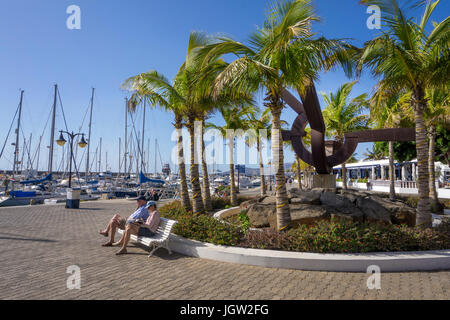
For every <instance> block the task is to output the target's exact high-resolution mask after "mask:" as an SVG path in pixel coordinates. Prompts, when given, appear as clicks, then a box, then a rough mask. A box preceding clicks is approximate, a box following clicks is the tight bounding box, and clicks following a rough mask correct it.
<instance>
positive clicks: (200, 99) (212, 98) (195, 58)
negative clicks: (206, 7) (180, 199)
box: [177, 32, 252, 214]
mask: <svg viewBox="0 0 450 320" xmlns="http://www.w3.org/2000/svg"><path fill="white" fill-rule="evenodd" d="M211 40H212V38H211V37H209V36H207V35H206V34H204V33H200V32H191V34H190V37H189V45H188V49H187V54H186V61H185V62H184V64H183V65H182V66H181V68H180V70H179V76H178V77H177V79H178V80H179V85H180V87H182V88H183V91H184V92H185V96H186V99H185V102H186V103H185V104H184V116H185V119H186V127H187V129H188V131H189V136H190V150H191V166H190V172H191V184H192V193H193V195H192V205H193V210H194V214H200V213H202V212H204V210H205V208H206V210H207V211H210V210H212V202H211V195H210V190H209V177H208V169H207V164H206V159H205V153H204V147H205V145H204V140H203V133H204V131H203V126H202V125H201V124H200V126H196V122H197V121H198V122H200V123H204V121H205V119H206V118H207V117H208V115H209V114H211V113H212V112H214V111H215V110H216V109H218V108H219V107H224V106H228V105H230V104H239V103H247V102H250V101H252V99H251V95H248V94H246V93H243V92H241V91H239V90H238V91H235V92H234V94H233V95H232V94H230V90H229V89H228V88H221V90H216V89H215V88H214V86H213V82H214V81H215V78H216V76H217V75H218V74H220V73H221V72H222V71H223V70H224V69H226V68H227V67H228V63H226V62H225V61H223V59H221V57H220V56H216V57H214V58H212V59H208V61H206V62H205V61H204V60H203V56H202V55H201V54H200V53H201V52H202V50H203V49H204V48H205V47H206V46H208V45H209V44H210V43H211ZM213 91H214V94H213ZM198 127H201V128H202V129H201V130H200V132H195V130H196V129H200V128H198ZM197 138H198V139H200V140H201V148H202V150H201V158H202V169H203V183H204V185H203V193H202V188H201V185H200V175H199V164H198V152H197V144H196V140H197ZM203 198H204V199H203Z"/></svg>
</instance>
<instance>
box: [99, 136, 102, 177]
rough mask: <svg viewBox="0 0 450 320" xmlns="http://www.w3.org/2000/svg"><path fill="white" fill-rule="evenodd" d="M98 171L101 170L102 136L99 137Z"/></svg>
mask: <svg viewBox="0 0 450 320" xmlns="http://www.w3.org/2000/svg"><path fill="white" fill-rule="evenodd" d="M98 154H99V156H98V173H101V172H102V138H101V137H100V152H99V153H98Z"/></svg>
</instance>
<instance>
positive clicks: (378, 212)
mask: <svg viewBox="0 0 450 320" xmlns="http://www.w3.org/2000/svg"><path fill="white" fill-rule="evenodd" d="M356 206H357V207H358V208H359V209H360V210H361V211H362V212H363V213H364V220H366V221H383V222H385V223H388V224H390V223H391V213H390V212H389V211H388V210H387V209H386V208H385V207H383V206H382V205H381V204H380V203H378V202H377V201H375V200H373V199H372V198H370V197H365V198H363V197H359V198H358V199H357V201H356Z"/></svg>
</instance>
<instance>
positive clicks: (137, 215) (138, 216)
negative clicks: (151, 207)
mask: <svg viewBox="0 0 450 320" xmlns="http://www.w3.org/2000/svg"><path fill="white" fill-rule="evenodd" d="M136 201H137V206H138V207H137V210H136V211H135V212H134V213H133V214H132V215H131V216H129V217H128V219H126V220H125V218H122V217H121V216H120V215H118V214H116V215H115V216H114V217H112V219H111V220H110V221H109V223H108V225H107V227H106V229H105V230H100V232H99V233H100V234H101V235H102V236H105V237H108V236H109V241H108V242H106V243H104V244H102V246H104V247H111V246H112V245H113V243H114V236H115V234H116V230H117V228H119V229H120V230H125V228H126V226H127V224H129V223H130V222H134V221H138V220H143V221H145V220H147V218H148V210H147V208H146V204H147V201H146V199H145V197H144V196H140V197H139V198H136Z"/></svg>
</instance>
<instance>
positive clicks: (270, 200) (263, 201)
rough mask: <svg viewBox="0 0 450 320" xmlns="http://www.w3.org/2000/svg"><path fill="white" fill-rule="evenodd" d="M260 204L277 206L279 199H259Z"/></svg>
mask: <svg viewBox="0 0 450 320" xmlns="http://www.w3.org/2000/svg"><path fill="white" fill-rule="evenodd" d="M259 203H261V204H268V205H275V204H276V203H277V197H276V196H268V197H263V198H261V199H259Z"/></svg>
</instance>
